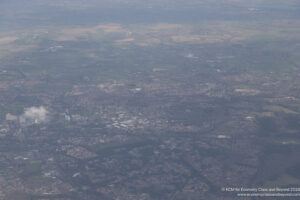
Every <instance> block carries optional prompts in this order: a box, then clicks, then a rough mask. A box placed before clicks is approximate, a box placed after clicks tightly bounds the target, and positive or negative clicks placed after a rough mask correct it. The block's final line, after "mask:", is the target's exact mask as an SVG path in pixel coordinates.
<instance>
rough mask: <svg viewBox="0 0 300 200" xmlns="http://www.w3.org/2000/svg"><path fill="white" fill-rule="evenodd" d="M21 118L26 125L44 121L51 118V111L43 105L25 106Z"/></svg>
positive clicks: (21, 121)
mask: <svg viewBox="0 0 300 200" xmlns="http://www.w3.org/2000/svg"><path fill="white" fill-rule="evenodd" d="M19 120H20V123H21V124H22V125H25V126H28V125H32V124H40V123H44V122H47V121H48V120H49V111H48V110H47V109H46V108H45V107H43V106H40V107H30V108H25V109H24V113H23V114H22V115H21V116H20V117H19Z"/></svg>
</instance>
